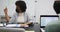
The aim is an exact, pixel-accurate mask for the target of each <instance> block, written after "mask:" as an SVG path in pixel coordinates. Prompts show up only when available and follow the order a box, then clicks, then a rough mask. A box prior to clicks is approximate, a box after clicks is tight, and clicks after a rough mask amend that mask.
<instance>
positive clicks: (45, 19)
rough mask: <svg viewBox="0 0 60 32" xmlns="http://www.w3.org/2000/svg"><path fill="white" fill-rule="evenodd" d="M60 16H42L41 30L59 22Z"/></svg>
mask: <svg viewBox="0 0 60 32" xmlns="http://www.w3.org/2000/svg"><path fill="white" fill-rule="evenodd" d="M58 18H59V16H58V15H41V16H40V28H45V26H46V25H47V24H48V23H49V22H52V21H56V20H58Z"/></svg>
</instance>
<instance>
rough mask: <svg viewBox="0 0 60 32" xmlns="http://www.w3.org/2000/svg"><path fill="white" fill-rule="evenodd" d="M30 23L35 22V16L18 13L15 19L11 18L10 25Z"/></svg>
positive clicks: (14, 16)
mask: <svg viewBox="0 0 60 32" xmlns="http://www.w3.org/2000/svg"><path fill="white" fill-rule="evenodd" d="M19 18H20V19H19ZM21 18H22V19H21ZM28 21H29V22H34V16H29V15H28V14H27V13H23V15H19V14H18V13H15V14H14V15H13V17H11V19H10V21H9V23H19V22H28Z"/></svg>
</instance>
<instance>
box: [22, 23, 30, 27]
mask: <svg viewBox="0 0 60 32" xmlns="http://www.w3.org/2000/svg"><path fill="white" fill-rule="evenodd" d="M21 27H29V25H27V24H21Z"/></svg>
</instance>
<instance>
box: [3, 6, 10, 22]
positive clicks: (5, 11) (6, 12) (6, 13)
mask: <svg viewBox="0 0 60 32" xmlns="http://www.w3.org/2000/svg"><path fill="white" fill-rule="evenodd" d="M4 13H5V17H6V20H7V22H8V21H9V20H10V17H9V16H8V9H7V7H6V8H5V9H4Z"/></svg>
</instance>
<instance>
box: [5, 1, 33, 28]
mask: <svg viewBox="0 0 60 32" xmlns="http://www.w3.org/2000/svg"><path fill="white" fill-rule="evenodd" d="M15 5H16V13H15V14H14V15H13V17H12V18H11V19H10V18H9V16H8V13H7V12H8V9H7V8H5V9H4V13H5V17H6V20H7V22H8V23H16V24H17V23H18V24H20V27H25V26H30V25H31V24H32V23H33V18H32V17H29V15H28V14H27V13H26V8H27V7H26V3H25V2H24V1H16V3H15Z"/></svg>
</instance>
